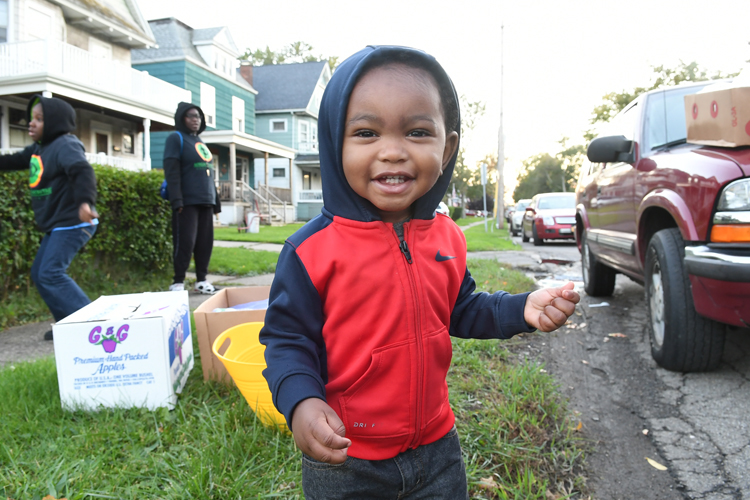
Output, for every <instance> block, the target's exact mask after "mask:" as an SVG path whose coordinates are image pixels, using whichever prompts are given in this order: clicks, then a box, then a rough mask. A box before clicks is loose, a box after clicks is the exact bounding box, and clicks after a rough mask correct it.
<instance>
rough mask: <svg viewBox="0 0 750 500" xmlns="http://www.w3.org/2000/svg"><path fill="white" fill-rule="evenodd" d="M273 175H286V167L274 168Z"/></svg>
mask: <svg viewBox="0 0 750 500" xmlns="http://www.w3.org/2000/svg"><path fill="white" fill-rule="evenodd" d="M273 176H274V177H286V169H284V168H274V169H273Z"/></svg>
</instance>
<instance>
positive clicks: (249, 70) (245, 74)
mask: <svg viewBox="0 0 750 500" xmlns="http://www.w3.org/2000/svg"><path fill="white" fill-rule="evenodd" d="M240 75H242V78H244V79H245V80H246V81H247V83H249V84H250V85H251V86H252V84H253V63H251V62H250V61H240Z"/></svg>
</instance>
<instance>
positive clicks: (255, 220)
mask: <svg viewBox="0 0 750 500" xmlns="http://www.w3.org/2000/svg"><path fill="white" fill-rule="evenodd" d="M245 220H246V221H247V232H248V233H257V232H259V231H260V214H259V213H257V212H248V213H247V215H246V216H245Z"/></svg>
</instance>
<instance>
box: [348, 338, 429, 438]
mask: <svg viewBox="0 0 750 500" xmlns="http://www.w3.org/2000/svg"><path fill="white" fill-rule="evenodd" d="M415 356H416V346H415V344H414V342H413V341H410V342H403V343H399V344H395V345H391V346H387V347H383V348H380V349H376V350H374V351H373V353H372V361H371V362H370V366H369V368H368V369H367V371H366V372H365V374H364V375H363V376H362V377H361V378H360V379H359V380H357V381H356V382H355V383H354V384H353V385H352V386H351V387H350V388H349V389H347V390H346V391H345V392H344V393H343V394H342V396H341V400H340V401H341V411H342V420H343V421H344V425H345V426H346V435H347V437H352V436H356V437H368V438H374V437H388V438H393V437H397V436H403V435H407V434H409V427H410V422H411V419H410V414H411V412H412V411H413V410H412V407H413V406H414V403H413V400H414V399H413V398H414V395H413V394H412V393H411V391H412V390H413V389H412V386H413V384H412V382H411V380H412V373H413V371H414V368H415V367H414V357H415Z"/></svg>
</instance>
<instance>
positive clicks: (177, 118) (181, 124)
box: [174, 102, 206, 135]
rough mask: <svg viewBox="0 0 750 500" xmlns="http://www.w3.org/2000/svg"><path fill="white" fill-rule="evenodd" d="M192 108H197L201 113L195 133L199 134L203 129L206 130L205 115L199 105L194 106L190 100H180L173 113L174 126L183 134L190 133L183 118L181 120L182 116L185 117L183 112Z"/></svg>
mask: <svg viewBox="0 0 750 500" xmlns="http://www.w3.org/2000/svg"><path fill="white" fill-rule="evenodd" d="M193 108H195V109H197V110H198V113H200V114H201V126H200V128H199V129H198V132H197V135H200V134H201V133H202V132H203V131H204V130H206V115H204V114H203V110H202V109H201V108H200V107H199V106H196V105H195V104H193V103H191V102H181V103H179V104H178V105H177V111H175V113H174V128H176V129H177V130H179V131H180V132H182V133H183V134H188V135H190V134H191V133H192V132H190V130H188V128H187V127H186V126H185V120H183V118H184V117H185V113H187V112H188V110H191V109H193Z"/></svg>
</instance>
